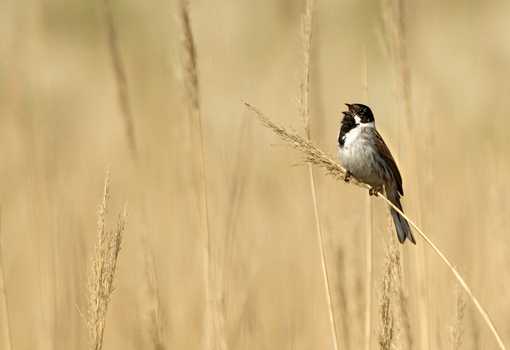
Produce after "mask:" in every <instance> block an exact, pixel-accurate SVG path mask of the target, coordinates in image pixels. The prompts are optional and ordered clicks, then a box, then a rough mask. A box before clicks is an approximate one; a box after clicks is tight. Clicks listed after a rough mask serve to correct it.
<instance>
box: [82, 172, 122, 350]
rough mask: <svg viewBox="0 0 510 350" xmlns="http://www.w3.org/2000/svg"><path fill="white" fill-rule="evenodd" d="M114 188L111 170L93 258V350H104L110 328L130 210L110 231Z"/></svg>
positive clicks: (89, 323) (90, 298)
mask: <svg viewBox="0 0 510 350" xmlns="http://www.w3.org/2000/svg"><path fill="white" fill-rule="evenodd" d="M109 187H110V167H109V166H108V169H107V171H106V178H105V183H104V193H103V196H102V198H101V201H100V202H99V205H98V210H97V234H96V244H95V246H94V253H93V255H92V270H91V271H90V272H89V276H88V280H87V291H88V293H87V303H88V316H89V317H88V320H87V328H88V330H89V349H91V350H100V349H101V348H102V346H103V335H104V329H105V326H106V312H107V311H108V305H109V304H110V296H111V294H112V292H113V289H114V286H113V279H114V277H115V273H116V271H117V258H118V254H119V251H120V249H121V243H122V234H123V232H124V228H125V227H126V224H127V219H128V216H129V208H128V206H127V204H126V205H125V206H124V210H122V212H121V213H120V215H119V220H118V221H117V228H116V229H115V230H111V231H106V229H105V224H106V216H107V214H108V199H109V198H110V195H109Z"/></svg>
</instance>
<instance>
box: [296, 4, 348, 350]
mask: <svg viewBox="0 0 510 350" xmlns="http://www.w3.org/2000/svg"><path fill="white" fill-rule="evenodd" d="M314 10H315V1H314V0H307V2H306V5H305V13H304V14H303V15H302V17H301V45H302V48H301V53H302V60H303V67H302V69H303V72H302V75H303V78H302V79H300V80H299V90H300V92H301V94H300V96H299V97H298V109H299V112H300V114H301V119H302V122H303V125H304V129H305V133H306V137H307V139H310V108H309V104H308V96H309V89H310V51H311V46H312V29H313V14H314ZM298 76H299V72H298ZM308 175H309V179H310V187H311V192H312V201H313V208H314V215H315V225H316V229H317V238H318V241H319V247H320V255H321V263H322V273H323V276H324V284H325V290H326V300H327V302H328V312H329V320H330V327H331V335H332V338H333V347H334V349H335V350H338V335H337V328H336V321H335V312H334V310H333V301H332V297H331V287H330V279H329V274H328V265H327V260H326V251H325V249H324V237H323V231H322V227H321V222H320V217H319V205H318V203H317V190H316V185H315V178H314V174H313V167H312V165H311V164H309V165H308Z"/></svg>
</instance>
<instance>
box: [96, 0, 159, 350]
mask: <svg viewBox="0 0 510 350" xmlns="http://www.w3.org/2000/svg"><path fill="white" fill-rule="evenodd" d="M99 4H100V8H101V13H102V22H103V26H104V28H105V33H106V39H107V47H108V51H109V53H110V60H111V62H112V68H113V72H114V76H115V83H116V85H117V91H118V96H119V104H120V110H121V114H122V117H123V119H124V125H125V128H124V130H125V133H126V136H127V143H128V146H129V150H130V153H131V157H132V159H133V163H134V167H135V172H136V183H137V187H138V197H139V198H140V203H141V209H142V215H141V216H142V223H141V228H140V234H141V241H142V254H143V255H144V256H143V259H144V262H145V264H144V267H145V277H146V278H145V279H144V282H145V297H146V300H145V302H146V310H145V311H146V312H148V314H147V315H146V319H147V320H150V322H149V323H148V324H147V329H148V332H149V334H150V338H151V340H152V341H153V343H152V345H153V348H155V349H160V348H162V347H164V346H163V344H162V343H161V341H162V340H163V335H162V334H157V335H156V334H154V332H155V331H157V332H158V333H161V332H162V330H163V325H162V319H161V310H160V303H159V299H158V296H157V294H154V292H156V291H157V281H156V271H155V266H154V257H153V256H152V254H153V250H152V246H150V239H149V237H148V235H149V233H148V232H147V231H148V219H147V209H146V201H145V194H144V191H143V186H142V179H141V164H140V160H139V158H138V148H137V144H136V138H135V131H134V118H133V112H132V109H131V104H130V98H129V93H128V85H127V75H126V70H125V68H124V64H123V62H122V57H121V55H120V49H119V45H118V41H117V35H116V31H115V25H114V23H113V16H112V12H111V9H110V2H109V0H100V1H99ZM147 254H149V255H147ZM153 322H157V324H153ZM156 339H158V341H157V342H154V341H155V340H156Z"/></svg>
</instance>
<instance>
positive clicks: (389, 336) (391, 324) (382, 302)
mask: <svg viewBox="0 0 510 350" xmlns="http://www.w3.org/2000/svg"><path fill="white" fill-rule="evenodd" d="M392 232H393V231H392ZM393 236H394V235H392V236H391V238H390V239H391V242H390V246H389V247H386V257H385V259H384V264H383V280H382V285H381V287H380V288H377V287H376V295H377V300H378V302H379V315H380V316H381V326H380V327H379V328H378V329H377V331H376V337H377V343H379V347H380V348H381V350H390V349H391V345H392V343H393V340H394V337H395V334H396V333H397V325H396V323H397V322H396V315H395V308H396V306H395V302H396V299H397V298H396V294H395V290H396V284H397V283H398V282H397V280H396V278H395V277H396V274H395V268H396V265H397V264H398V262H397V249H396V246H394V245H395V244H396V243H394V240H395V239H394V237H393Z"/></svg>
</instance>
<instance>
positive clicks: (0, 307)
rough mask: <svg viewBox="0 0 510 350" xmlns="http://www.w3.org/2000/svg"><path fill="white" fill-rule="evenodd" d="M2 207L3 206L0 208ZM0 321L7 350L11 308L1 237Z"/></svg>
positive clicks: (0, 222)
mask: <svg viewBox="0 0 510 350" xmlns="http://www.w3.org/2000/svg"><path fill="white" fill-rule="evenodd" d="M0 209H1V208H0ZM1 214H2V211H1V210H0V233H1V232H2V220H1V217H2V215H1ZM0 237H1V235H0ZM0 313H1V315H0V320H2V322H0V323H1V324H2V325H3V327H2V328H3V330H2V333H3V336H2V338H3V339H5V343H4V348H5V350H11V349H12V342H11V329H10V323H9V309H8V308H7V291H6V290H5V275H4V262H3V258H2V240H1V239H0Z"/></svg>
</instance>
